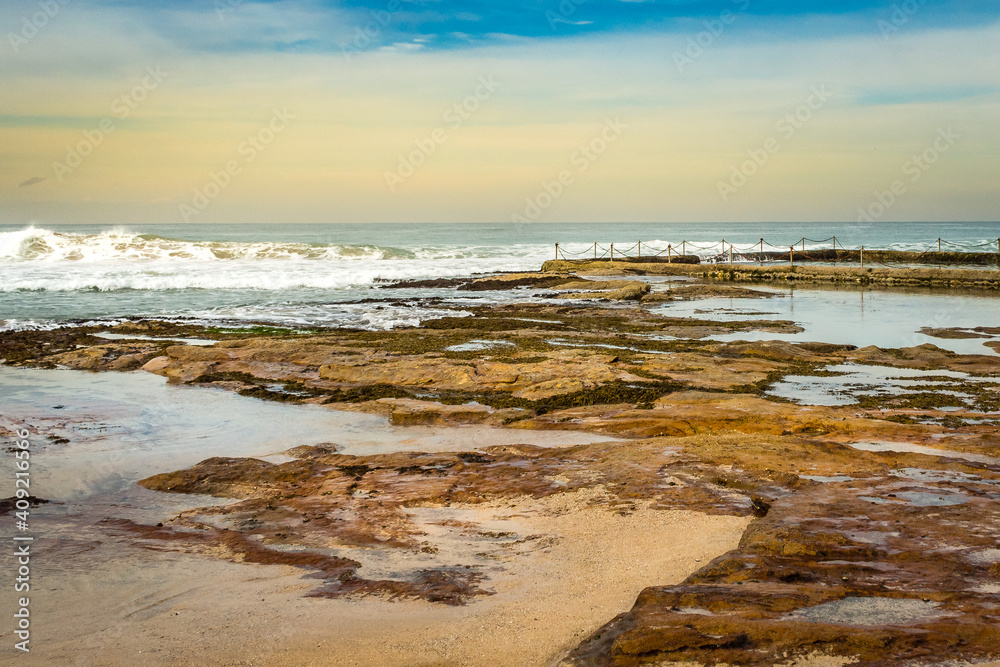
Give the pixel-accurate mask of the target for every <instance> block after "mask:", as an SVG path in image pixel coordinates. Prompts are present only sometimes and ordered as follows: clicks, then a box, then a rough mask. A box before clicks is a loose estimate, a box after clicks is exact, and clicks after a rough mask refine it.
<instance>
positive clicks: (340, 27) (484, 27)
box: [77, 0, 1000, 52]
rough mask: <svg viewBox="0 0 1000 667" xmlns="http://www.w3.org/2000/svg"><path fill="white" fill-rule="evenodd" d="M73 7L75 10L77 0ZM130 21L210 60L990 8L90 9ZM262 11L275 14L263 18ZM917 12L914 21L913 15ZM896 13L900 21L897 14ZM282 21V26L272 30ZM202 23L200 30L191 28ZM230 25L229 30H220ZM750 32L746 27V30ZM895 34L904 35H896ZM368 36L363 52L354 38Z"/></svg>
mask: <svg viewBox="0 0 1000 667" xmlns="http://www.w3.org/2000/svg"><path fill="white" fill-rule="evenodd" d="M77 1H78V2H79V1H81V0H77ZM88 4H90V5H92V6H94V7H99V6H103V7H104V8H106V9H107V10H108V11H112V12H115V11H120V10H123V9H125V10H126V11H131V12H134V13H133V14H132V18H133V20H135V21H141V22H143V23H144V24H145V26H146V27H147V28H149V29H151V30H153V31H154V32H156V33H157V34H159V35H161V36H163V37H164V38H165V39H168V40H171V41H174V42H177V43H179V44H184V45H186V46H188V47H190V48H193V49H200V50H207V51H213V50H216V51H251V50H265V51H266V50H275V51H292V52H323V51H334V50H337V49H342V48H344V47H345V46H346V47H347V48H350V49H352V50H367V49H377V48H381V47H387V46H391V45H393V44H397V45H399V44H411V45H414V46H416V47H419V48H421V49H456V48H459V49H460V48H468V47H471V46H484V45H491V44H508V43H510V42H511V41H516V40H518V39H532V40H552V39H560V38H565V37H572V36H576V35H587V34H602V33H604V34H618V35H621V36H622V37H623V38H627V36H628V35H629V34H630V33H632V34H635V33H645V32H650V31H653V32H655V31H678V30H691V29H697V30H701V29H703V28H704V26H703V24H702V22H703V21H706V20H708V21H712V20H717V19H719V17H720V16H722V15H723V14H724V13H725V12H732V13H734V14H739V15H743V16H745V17H753V18H756V19H765V21H763V22H757V23H754V24H753V25H745V24H744V25H740V24H739V23H734V24H733V25H731V26H728V28H729V29H730V30H732V31H733V32H737V33H744V34H747V35H751V34H756V36H757V37H759V38H763V39H773V38H774V36H775V35H776V34H779V33H781V32H784V33H785V34H786V35H787V36H802V35H830V34H865V33H880V28H879V26H878V22H879V21H885V22H887V23H890V24H891V23H892V21H893V20H894V17H899V16H903V17H905V18H906V24H905V28H906V29H907V30H927V29H935V28H942V27H952V28H961V27H966V26H972V25H977V24H981V23H982V22H984V21H992V20H995V19H996V18H997V17H998V16H1000V3H997V2H995V1H994V0H949V1H945V2H930V1H929V0H922V1H918V0H903V1H901V2H895V3H893V2H874V1H872V0H842V1H840V2H829V1H823V0H799V1H797V2H792V1H789V0H561V1H560V0H535V1H529V2H502V1H500V0H479V1H476V2H455V1H452V0H425V1H420V0H363V1H353V0H347V1H343V2H334V1H331V0H322V1H316V2H312V1H294V0H263V1H260V2H247V1H245V0H211V2H209V1H207V0H175V1H174V2H160V3H157V4H156V6H154V7H151V6H150V5H149V3H144V2H137V1H113V2H90V3H88ZM264 7H268V8H270V9H272V10H273V11H272V12H268V11H261V9H262V8H264ZM913 8H916V11H912V9H913ZM897 10H900V11H902V12H903V13H902V14H900V13H899V11H897ZM282 13H284V14H285V15H286V16H287V17H288V19H289V20H284V21H282V20H279V21H275V20H274V17H275V16H278V15H281V14H282ZM199 18H200V19H204V20H197V19H199ZM227 23H228V24H229V25H226V24H227ZM745 23H749V22H745ZM897 27H902V26H897ZM365 28H369V29H370V33H371V32H376V34H374V36H372V35H371V34H370V35H369V37H370V38H369V39H368V40H366V41H365V42H364V44H363V46H362V45H361V43H360V42H359V40H357V39H356V36H357V33H356V32H355V30H356V29H365ZM372 29H374V30H372Z"/></svg>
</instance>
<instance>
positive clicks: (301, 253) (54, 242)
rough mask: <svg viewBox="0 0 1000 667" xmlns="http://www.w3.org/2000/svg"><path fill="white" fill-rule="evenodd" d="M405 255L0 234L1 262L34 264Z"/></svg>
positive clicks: (114, 234)
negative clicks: (16, 261)
mask: <svg viewBox="0 0 1000 667" xmlns="http://www.w3.org/2000/svg"><path fill="white" fill-rule="evenodd" d="M414 257H415V255H414V254H413V253H412V252H410V251H407V250H403V249H400V248H392V247H377V246H371V245H362V246H357V245H341V244H326V245H322V244H307V243H282V242H263V243H240V242H225V241H185V240H180V239H168V238H163V237H160V236H156V235H153V234H135V233H132V232H129V231H127V230H125V229H122V228H116V229H111V230H108V231H105V232H101V233H100V234H72V233H65V232H53V231H49V230H47V229H38V228H36V227H34V226H31V227H28V228H27V229H22V230H19V231H14V232H0V260H7V261H10V260H22V261H34V262H70V261H71V262H113V261H141V262H189V261H213V260H289V261H294V260H335V259H412V258H414Z"/></svg>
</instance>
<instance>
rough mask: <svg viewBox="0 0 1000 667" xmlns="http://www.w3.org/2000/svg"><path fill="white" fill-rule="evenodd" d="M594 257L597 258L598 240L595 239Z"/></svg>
mask: <svg viewBox="0 0 1000 667" xmlns="http://www.w3.org/2000/svg"><path fill="white" fill-rule="evenodd" d="M594 259H597V241H594Z"/></svg>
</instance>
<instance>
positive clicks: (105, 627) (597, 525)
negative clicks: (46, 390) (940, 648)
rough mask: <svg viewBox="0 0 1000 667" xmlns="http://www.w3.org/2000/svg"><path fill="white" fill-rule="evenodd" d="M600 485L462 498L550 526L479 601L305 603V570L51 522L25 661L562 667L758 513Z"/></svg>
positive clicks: (503, 564)
mask: <svg viewBox="0 0 1000 667" xmlns="http://www.w3.org/2000/svg"><path fill="white" fill-rule="evenodd" d="M599 494H600V491H593V490H591V491H584V492H578V493H572V494H564V495H560V496H556V497H552V498H549V499H545V500H542V501H538V500H531V499H528V498H521V499H514V500H513V501H512V502H505V503H503V504H498V503H493V504H491V505H489V506H482V505H476V506H468V507H453V508H451V510H453V511H455V512H457V513H459V514H461V515H462V519H463V521H466V522H469V523H475V524H478V525H482V526H487V527H505V528H507V529H508V530H509V529H514V530H518V531H520V532H523V533H526V534H532V535H540V536H543V538H542V539H538V540H534V541H533V545H532V546H530V547H528V548H526V549H525V550H524V551H522V552H520V553H511V554H509V555H508V556H506V557H504V558H503V559H502V560H497V562H496V565H495V568H494V569H493V571H491V573H490V580H489V582H488V588H489V589H491V590H493V591H495V595H491V596H487V597H480V598H477V599H476V600H474V601H473V602H471V603H470V604H468V605H467V606H463V607H448V606H443V605H435V604H432V603H428V602H424V601H413V600H395V601H388V600H384V599H380V598H377V597H364V598H360V599H336V600H332V599H318V598H308V597H303V594H304V593H305V592H307V591H308V590H309V589H311V588H312V587H314V585H315V581H314V580H309V579H305V578H303V571H302V570H299V569H296V568H291V567H287V566H267V565H245V564H237V563H229V562H225V561H221V560H216V559H211V558H205V557H203V556H199V555H192V554H180V553H165V552H159V551H149V550H144V549H141V548H138V547H136V546H134V545H131V544H126V543H124V541H119V540H114V539H109V537H108V536H107V535H106V534H103V533H102V532H101V531H100V529H99V528H97V527H96V526H94V522H93V521H92V520H89V519H94V518H96V517H87V516H77V517H73V518H70V519H66V520H64V521H63V522H62V523H61V524H59V525H55V524H52V525H49V526H47V528H46V530H45V533H46V534H47V535H48V536H49V537H47V538H46V539H44V540H42V541H41V542H40V543H39V544H38V550H39V554H40V555H39V557H38V558H37V580H38V581H39V582H40V584H39V590H38V592H37V593H35V594H34V596H33V602H32V604H33V607H32V612H33V614H34V617H35V619H36V620H35V626H34V628H33V644H32V645H33V647H34V648H33V650H32V652H31V654H30V656H23V657H22V656H18V657H17V659H18V662H19V664H26V665H53V664H65V665H71V664H80V665H175V664H189V665H194V664H197V665H372V666H375V665H379V666H387V665H399V666H404V665H406V666H410V665H463V666H466V665H468V666H471V665H483V666H487V665H489V666H494V665H510V666H511V667H514V666H527V665H547V664H551V663H552V662H553V661H554V660H556V659H558V658H559V657H560V655H562V654H563V653H565V652H567V651H568V650H570V649H571V648H572V647H573V646H575V645H576V644H577V643H579V641H580V640H581V639H582V638H583V637H585V636H586V635H587V634H589V633H590V632H593V631H594V630H595V629H596V628H598V627H600V626H601V625H602V624H603V623H604V622H606V621H607V619H608V618H611V617H613V616H615V615H616V614H618V613H620V612H624V611H627V610H628V609H629V608H630V607H631V606H632V603H633V602H634V600H635V597H636V595H637V594H638V593H639V591H640V590H642V589H643V588H644V587H646V586H650V585H663V584H671V583H679V582H680V581H682V580H683V579H684V578H685V577H687V576H688V575H689V574H691V573H692V572H693V571H695V570H696V569H698V568H700V567H701V566H702V564H704V563H707V562H708V561H710V560H711V559H713V558H715V557H716V556H719V555H721V554H723V553H725V552H726V551H728V550H730V549H732V548H734V547H735V546H736V545H737V543H738V542H739V539H740V536H741V535H742V533H743V531H744V529H745V528H746V526H747V524H748V523H749V519H747V518H745V517H727V516H705V515H702V514H699V513H696V512H683V511H662V510H650V509H648V508H643V509H639V510H638V511H636V512H634V513H632V514H630V515H628V516H622V515H619V514H616V513H612V512H610V511H608V510H607V509H606V508H600V507H594V506H591V502H592V501H594V500H598V498H596V497H595V496H596V495H599ZM123 514H126V515H128V511H125V512H123ZM429 539H431V540H435V539H436V537H435V536H434V535H431V536H430V538H429ZM436 543H438V544H440V545H441V546H442V557H447V556H448V555H449V554H448V551H447V550H448V549H451V550H452V551H454V550H456V549H460V548H461V547H462V545H456V544H454V543H453V544H450V545H449V544H447V537H446V536H441V541H440V542H436ZM396 558H399V559H405V558H407V556H406V554H405V553H403V554H399V555H397V556H396ZM397 565H398V564H397ZM5 601H8V600H7V598H5ZM3 611H4V612H6V611H8V610H7V609H4V610H3ZM0 656H2V657H0V659H3V658H11V657H12V656H11V654H10V653H6V654H0Z"/></svg>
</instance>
